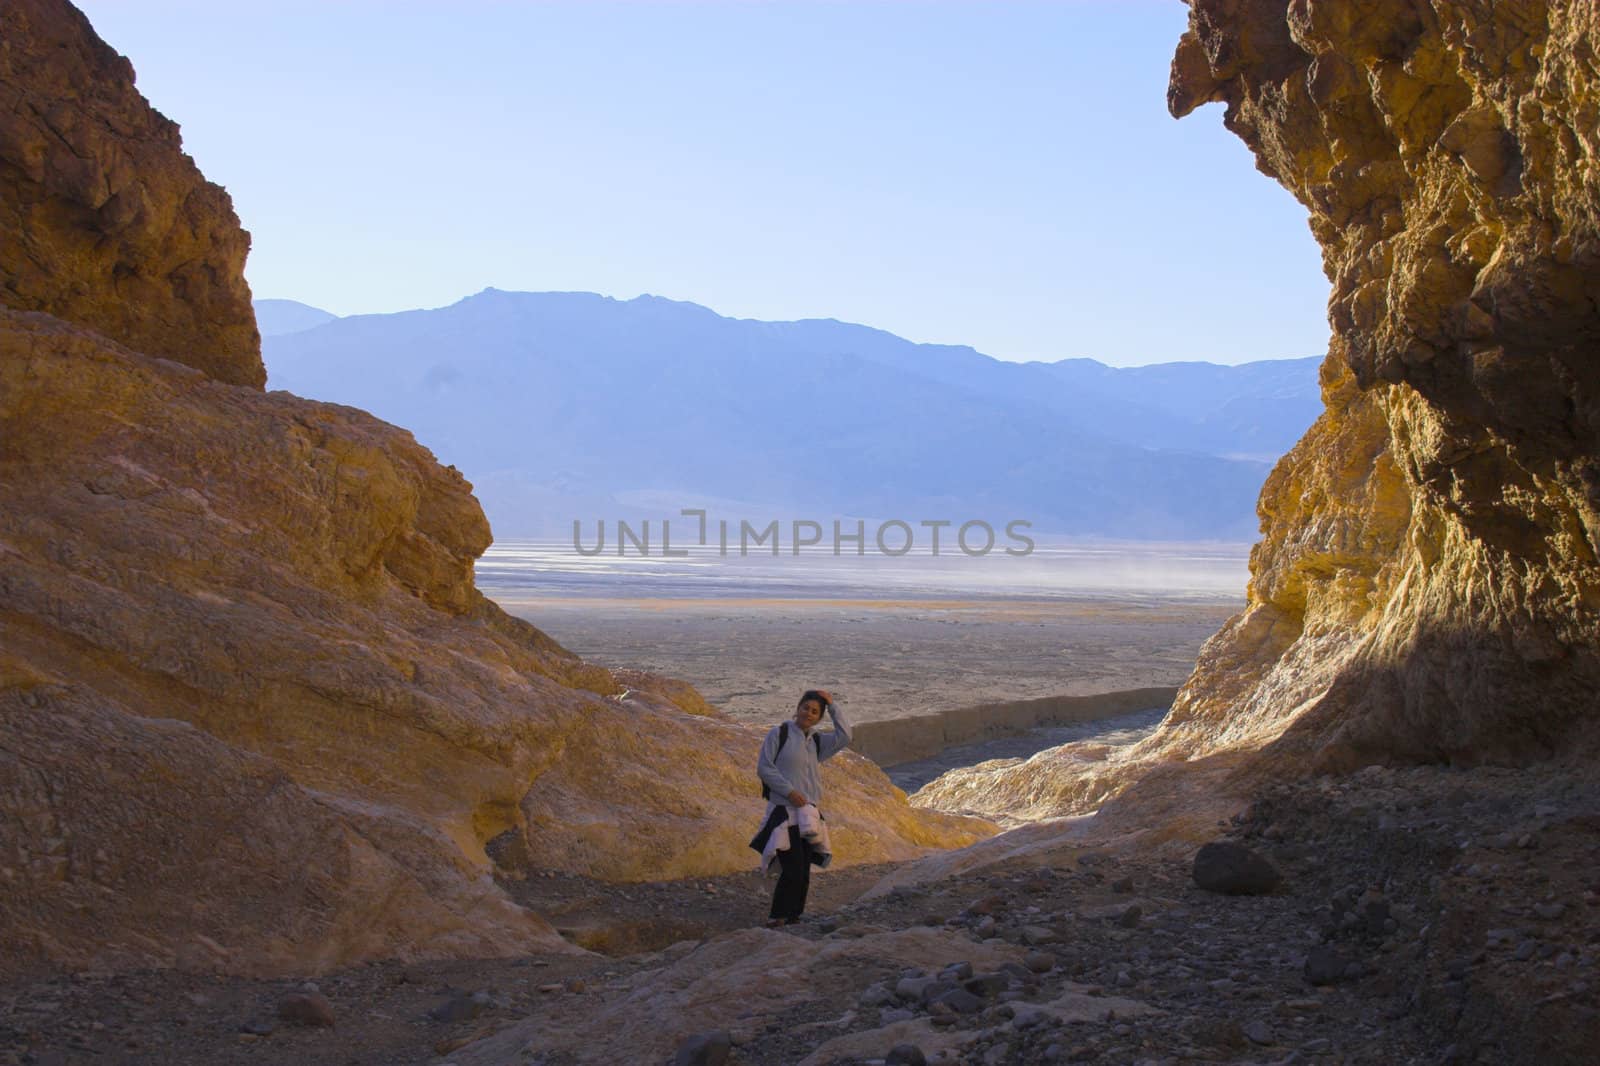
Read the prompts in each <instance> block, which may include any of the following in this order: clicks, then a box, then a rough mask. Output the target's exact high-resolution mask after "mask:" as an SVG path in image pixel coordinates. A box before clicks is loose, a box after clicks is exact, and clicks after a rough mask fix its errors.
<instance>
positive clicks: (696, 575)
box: [478, 544, 1244, 723]
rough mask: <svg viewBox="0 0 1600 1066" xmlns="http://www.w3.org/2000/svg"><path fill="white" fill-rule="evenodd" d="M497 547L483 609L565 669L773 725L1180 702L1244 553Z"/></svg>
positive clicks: (1239, 576) (1235, 598)
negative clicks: (1037, 703) (823, 555)
mask: <svg viewBox="0 0 1600 1066" xmlns="http://www.w3.org/2000/svg"><path fill="white" fill-rule="evenodd" d="M565 548H566V551H565V552H564V553H563V551H562V550H561V549H562V546H561V545H543V546H540V547H539V548H537V549H536V550H534V549H530V548H529V547H528V546H527V545H526V544H523V545H509V546H502V545H496V546H495V547H494V548H491V549H490V551H489V553H488V554H486V555H485V557H484V559H483V561H482V562H481V563H480V564H479V568H478V583H479V586H480V588H482V589H483V591H484V592H485V593H486V594H487V595H489V596H490V597H492V598H493V599H495V600H496V601H497V602H498V603H499V604H500V605H501V606H502V607H504V608H505V609H506V610H507V611H509V612H511V613H512V614H515V615H518V616H519V617H522V618H525V619H527V620H528V621H530V622H532V623H534V624H535V625H537V626H539V628H541V629H543V630H544V631H545V632H547V633H549V634H550V635H551V636H552V637H554V638H555V639H556V640H558V641H560V642H561V643H562V644H563V645H565V646H566V647H568V648H570V649H571V650H572V651H574V652H576V653H578V654H579V655H581V656H583V657H584V658H585V659H590V660H593V661H595V662H598V663H600V664H602V665H605V666H611V667H637V668H641V669H647V670H651V671H656V672H660V673H665V674H670V675H672V676H675V677H680V678H683V679H684V680H687V681H689V682H691V683H693V684H694V685H695V686H696V687H697V688H699V689H700V691H701V692H702V693H703V694H704V695H705V696H706V698H707V699H708V700H710V701H711V702H712V703H713V704H715V705H716V706H717V707H719V708H720V709H722V710H723V711H725V712H727V713H729V714H731V715H733V716H734V717H736V718H740V719H743V720H746V721H750V722H752V723H760V722H771V721H776V720H778V719H780V718H782V717H784V716H786V715H787V714H788V713H790V711H791V710H792V709H793V705H794V701H795V699H797V698H798V696H799V694H800V692H801V691H803V690H804V689H806V688H809V687H825V688H828V689H831V690H832V691H833V692H834V694H835V695H836V697H838V698H840V699H841V701H842V702H843V703H844V704H845V705H846V706H848V708H849V709H850V711H851V712H852V713H853V714H854V715H855V716H856V718H857V720H859V721H873V720H877V719H884V718H898V717H904V716H908V715H922V714H929V713H933V712H935V711H939V710H943V709H947V708H949V707H956V706H969V705H973V704H979V703H992V702H1003V701H1009V700H1017V699H1032V698H1036V697H1041V696H1057V695H1087V694H1090V693H1097V692H1107V691H1113V690H1119V689H1131V688H1143V687H1148V686H1159V685H1177V684H1180V683H1181V682H1182V681H1183V679H1184V678H1185V677H1187V676H1188V674H1189V671H1190V670H1191V668H1192V667H1193V664H1194V660H1195V656H1196V654H1197V653H1198V652H1199V650H1200V646H1201V644H1202V643H1204V641H1205V640H1206V639H1207V638H1208V637H1210V636H1211V635H1212V634H1213V633H1215V632H1216V631H1217V629H1218V628H1219V627H1220V626H1221V625H1222V623H1223V622H1224V621H1225V620H1226V619H1227V618H1228V617H1229V616H1230V615H1232V614H1234V613H1235V612H1237V611H1238V610H1240V609H1241V608H1242V607H1243V605H1244V597H1243V590H1244V550H1243V548H1242V547H1239V548H1226V547H1222V548H1218V547H1215V546H1208V547H1207V548H1206V549H1205V550H1200V551H1197V550H1195V549H1193V548H1192V547H1191V546H1148V545H1140V546H1123V547H1117V546H1113V547H1112V548H1109V549H1108V548H1105V547H1103V546H1097V547H1095V548H1093V549H1089V548H1081V547H1076V548H1070V549H1068V550H1059V551H1056V552H1054V553H1052V554H1050V555H1043V554H1041V556H1040V557H1038V558H1034V559H1028V560H1012V559H966V558H962V557H957V558H955V559H927V558H923V559H921V560H904V559H895V560H885V559H881V558H880V559H876V560H874V559H873V558H872V557H870V556H869V557H867V558H866V559H859V558H852V557H846V558H845V559H843V560H837V559H833V558H827V559H823V560H804V559H801V560H795V561H794V562H793V563H792V564H791V563H790V560H788V559H786V558H783V557H780V558H777V559H770V558H767V559H760V560H755V559H738V558H734V559H718V558H716V557H714V556H713V557H711V558H709V559H706V558H698V559H691V560H687V561H680V560H676V559H673V560H663V559H623V560H618V559H615V558H609V559H577V558H574V557H573V553H572V552H571V546H570V545H566V546H565Z"/></svg>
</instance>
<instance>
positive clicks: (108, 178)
mask: <svg viewBox="0 0 1600 1066" xmlns="http://www.w3.org/2000/svg"><path fill="white" fill-rule="evenodd" d="M0 235H3V238H0V239H3V240H4V242H5V245H6V247H5V250H4V252H3V254H0V304H4V306H6V307H11V308H14V309H17V310H26V311H45V312H48V313H49V314H52V315H55V316H56V317H58V318H61V319H64V320H66V321H69V322H77V323H80V324H82V325H85V326H88V327H90V328H91V329H94V330H96V331H97V332H99V333H103V334H104V335H106V336H107V337H110V338H111V339H113V340H116V341H119V342H121V343H123V344H126V345H128V346H129V347H130V348H132V349H134V350H135V351H139V352H143V353H145V354H146V355H156V356H161V357H162V358H166V359H172V360H175V361H177V362H180V363H186V364H188V365H189V366H193V367H198V368H199V369H201V370H204V371H205V372H206V373H208V374H210V375H211V376H213V377H215V378H218V379H220V380H222V381H231V382H234V383H235V384H240V385H255V386H257V387H260V386H262V385H264V384H265V383H266V380H267V372H266V369H265V368H264V367H263V366H262V364H261V338H260V337H259V336H258V334H257V333H256V320H255V313H254V312H253V311H252V310H251V308H250V287H249V286H248V285H247V284H246V283H245V280H244V273H243V271H244V260H245V256H246V255H247V254H248V253H249V251H250V235H249V234H248V233H246V232H244V230H242V229H240V228H239V220H238V218H237V217H236V216H235V215H234V213H233V205H232V202H231V201H230V200H229V199H228V194H227V193H226V192H224V191H223V190H222V189H221V188H220V187H218V186H216V185H213V184H211V183H210V182H208V181H206V180H205V178H204V177H203V176H202V175H201V174H200V171H199V170H198V169H197V168H196V167H195V165H194V160H192V159H190V158H189V157H188V156H187V155H185V154H184V152H183V147H182V143H181V139H180V138H179V136H178V127H177V126H176V125H175V124H174V123H172V122H171V121H169V120H168V119H166V118H165V117H164V116H162V115H161V114H160V113H159V112H157V111H156V110H155V109H153V108H152V107H151V106H150V105H149V104H148V103H146V102H145V99H144V97H143V96H141V95H140V94H139V91H138V90H137V89H135V88H134V85H133V67H132V66H131V65H130V64H129V63H128V61H127V60H126V59H124V58H123V57H122V56H120V55H118V54H117V53H116V52H115V51H113V50H112V49H111V48H110V47H109V46H107V45H106V43H105V42H104V41H102V40H100V38H99V37H97V36H96V35H95V32H94V30H93V29H92V28H91V27H90V26H89V21H88V20H87V19H85V18H84V17H83V15H82V14H81V13H79V12H78V11H77V10H76V9H74V8H72V7H71V6H69V5H67V4H64V3H62V2H60V0H6V2H5V3H4V4H3V5H0Z"/></svg>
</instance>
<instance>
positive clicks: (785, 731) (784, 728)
mask: <svg viewBox="0 0 1600 1066" xmlns="http://www.w3.org/2000/svg"><path fill="white" fill-rule="evenodd" d="M787 743H789V723H788V722H784V723H783V724H781V725H779V726H778V751H780V752H781V751H783V746H784V745H785V744H787ZM817 745H818V746H817V754H818V755H819V756H820V755H821V754H822V746H821V745H822V742H821V741H820V740H819V741H818V742H817ZM771 796H772V789H771V788H770V787H768V785H767V783H766V782H765V781H763V782H761V798H762V799H768V798H770V797H771Z"/></svg>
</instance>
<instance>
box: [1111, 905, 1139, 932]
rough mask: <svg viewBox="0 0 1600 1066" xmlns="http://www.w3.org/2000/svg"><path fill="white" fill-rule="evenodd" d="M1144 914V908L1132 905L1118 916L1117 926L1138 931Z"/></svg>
mask: <svg viewBox="0 0 1600 1066" xmlns="http://www.w3.org/2000/svg"><path fill="white" fill-rule="evenodd" d="M1143 914H1144V909H1143V908H1142V907H1140V906H1139V905H1138V904H1137V903H1130V904H1128V906H1127V907H1126V908H1125V909H1124V910H1123V912H1122V913H1121V914H1119V915H1118V916H1117V924H1118V925H1120V926H1121V927H1122V928H1124V929H1137V928H1138V926H1139V918H1140V916H1141V915H1143Z"/></svg>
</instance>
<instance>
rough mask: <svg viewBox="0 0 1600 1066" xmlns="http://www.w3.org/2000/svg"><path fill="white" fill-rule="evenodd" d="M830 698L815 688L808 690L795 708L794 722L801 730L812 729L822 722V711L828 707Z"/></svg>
mask: <svg viewBox="0 0 1600 1066" xmlns="http://www.w3.org/2000/svg"><path fill="white" fill-rule="evenodd" d="M827 702H828V698H827V697H826V696H824V695H823V694H822V693H820V692H818V691H817V690H816V689H814V688H808V689H806V691H805V694H804V695H802V696H801V697H800V702H799V703H797V704H796V705H795V708H794V720H795V721H796V722H798V723H799V725H800V728H801V729H810V728H811V727H812V726H814V725H816V724H817V723H818V722H820V721H822V709H823V707H824V706H826V705H827Z"/></svg>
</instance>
